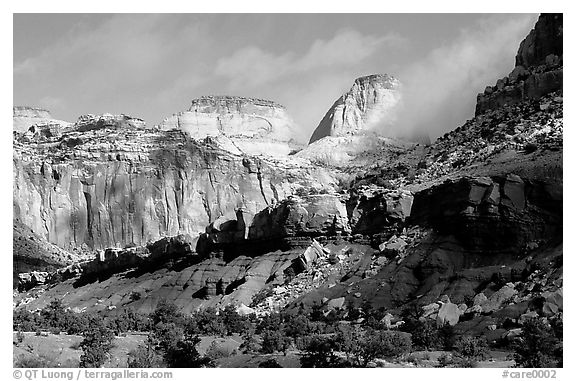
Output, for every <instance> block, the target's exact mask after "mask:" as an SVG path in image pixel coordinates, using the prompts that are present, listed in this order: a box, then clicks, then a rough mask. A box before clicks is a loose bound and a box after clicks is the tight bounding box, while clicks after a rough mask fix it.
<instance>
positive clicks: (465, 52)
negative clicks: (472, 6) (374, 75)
mask: <svg viewBox="0 0 576 381" xmlns="http://www.w3.org/2000/svg"><path fill="white" fill-rule="evenodd" d="M535 21H536V19H535V18H534V17H531V16H525V17H518V18H514V19H511V20H509V21H508V22H506V23H501V22H500V21H499V20H495V19H486V20H484V21H483V22H482V23H480V24H479V25H478V27H477V28H474V29H467V30H463V31H461V33H460V35H459V36H458V37H457V38H456V40H455V41H454V42H453V43H451V44H448V45H445V46H441V47H439V48H437V49H434V50H433V51H431V52H430V53H429V54H428V55H427V56H426V57H425V58H424V59H423V60H421V61H419V62H414V63H413V64H411V65H408V66H407V67H405V68H403V69H401V70H400V71H399V72H398V74H397V78H399V79H400V81H401V82H402V90H401V91H402V101H401V102H400V104H399V108H398V111H397V114H396V122H395V125H394V126H393V127H387V131H383V132H384V133H385V134H390V135H393V136H394V135H396V136H408V137H419V136H420V137H421V136H426V135H428V136H429V137H430V138H431V139H432V140H434V139H435V138H437V137H439V136H441V135H443V134H444V133H446V132H448V131H451V130H453V129H455V128H457V127H458V126H460V125H462V124H463V123H464V122H465V121H466V120H467V119H470V118H472V117H473V116H474V110H475V106H476V96H477V94H478V93H479V92H483V91H484V88H485V87H486V86H491V85H494V84H495V82H496V80H497V79H498V78H501V77H503V76H505V75H507V74H508V73H509V72H510V71H511V70H512V69H513V68H514V58H515V55H516V51H517V50H518V46H519V44H520V42H521V41H522V39H523V38H524V37H525V36H526V35H527V33H528V32H529V30H530V29H531V28H532V27H533V25H534V23H535Z"/></svg>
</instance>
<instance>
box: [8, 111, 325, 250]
mask: <svg viewBox="0 0 576 381" xmlns="http://www.w3.org/2000/svg"><path fill="white" fill-rule="evenodd" d="M90 121H93V122H90ZM103 121H104V122H103ZM13 165H14V171H13V174H14V217H15V218H17V219H19V220H20V221H21V222H22V223H23V224H25V225H27V226H29V227H30V228H31V229H32V230H33V231H34V232H35V233H36V234H39V235H40V236H42V237H45V238H46V239H47V240H48V241H49V242H51V243H54V244H57V245H58V246H60V247H62V248H71V247H78V246H81V245H82V244H87V245H88V246H89V247H91V248H105V247H123V246H125V245H127V244H131V243H133V244H144V243H146V242H147V241H149V240H155V239H158V238H161V237H163V236H167V235H177V234H180V233H183V234H190V235H192V236H194V235H197V234H199V233H201V232H203V231H204V230H205V227H206V226H207V225H208V224H209V223H210V222H212V221H214V220H216V219H217V218H218V217H220V216H222V215H224V214H227V213H234V211H235V210H237V209H240V208H242V209H244V210H246V211H248V212H250V213H252V214H256V213H257V212H259V211H260V210H262V209H264V208H265V207H266V206H267V205H268V204H270V203H272V202H274V200H276V201H278V200H281V199H283V198H285V197H287V196H288V195H290V194H292V193H293V192H294V191H295V189H297V188H300V187H302V186H305V187H316V188H318V189H321V188H323V187H324V186H325V184H326V186H328V187H330V183H331V182H332V180H331V176H330V175H329V174H327V173H326V172H325V171H324V170H323V169H321V168H314V167H312V166H310V165H309V164H306V163H305V162H303V161H298V160H296V159H291V160H285V161H276V162H273V161H267V160H264V159H258V158H253V157H249V156H240V155H233V154H230V153H228V152H226V151H223V150H221V149H220V148H219V147H218V146H217V145H215V144H213V143H212V142H211V141H210V139H206V140H204V141H202V142H201V141H197V140H194V139H191V138H190V137H189V136H187V134H186V133H184V132H182V131H180V130H170V131H164V130H155V129H145V128H143V125H142V123H140V121H139V120H137V119H134V118H129V117H126V116H117V117H112V118H110V117H108V116H106V117H87V118H83V119H81V120H80V121H79V122H78V123H76V125H75V126H74V127H73V128H71V129H69V130H66V131H63V132H62V134H60V135H56V136H52V135H49V136H46V135H41V136H37V139H31V137H30V136H28V135H27V134H17V135H16V136H15V140H14V160H13Z"/></svg>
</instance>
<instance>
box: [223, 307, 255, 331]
mask: <svg viewBox="0 0 576 381" xmlns="http://www.w3.org/2000/svg"><path fill="white" fill-rule="evenodd" d="M220 315H221V316H222V323H223V325H224V327H225V329H226V332H227V334H228V336H230V335H232V334H233V333H239V334H242V333H244V332H245V331H246V330H248V329H249V327H250V322H249V321H248V319H247V318H246V317H244V316H241V315H240V314H239V313H238V312H236V308H234V306H233V305H231V304H229V305H227V306H226V307H225V308H224V309H223V310H222V312H221V314H220Z"/></svg>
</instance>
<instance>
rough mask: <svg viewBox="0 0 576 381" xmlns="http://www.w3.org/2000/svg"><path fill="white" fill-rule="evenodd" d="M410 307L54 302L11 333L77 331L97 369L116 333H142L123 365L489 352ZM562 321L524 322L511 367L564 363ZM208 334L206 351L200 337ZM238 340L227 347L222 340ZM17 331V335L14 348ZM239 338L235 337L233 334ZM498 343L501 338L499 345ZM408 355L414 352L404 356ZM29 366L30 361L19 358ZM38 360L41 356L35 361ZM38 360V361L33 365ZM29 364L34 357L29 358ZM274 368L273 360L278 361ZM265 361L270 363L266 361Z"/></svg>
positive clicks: (22, 319)
mask: <svg viewBox="0 0 576 381" xmlns="http://www.w3.org/2000/svg"><path fill="white" fill-rule="evenodd" d="M415 311H416V310H414V311H412V310H407V311H405V313H404V315H403V317H402V319H403V321H404V324H403V325H399V326H398V327H397V328H394V329H390V328H387V327H386V324H385V323H384V321H385V319H384V316H385V311H384V310H374V309H372V308H371V307H370V306H369V305H363V306H362V307H361V308H355V307H354V306H352V305H350V306H347V308H346V309H338V308H336V309H334V310H331V311H328V312H326V311H322V309H321V308H320V306H318V305H314V306H312V307H304V306H301V307H300V309H299V310H298V311H296V312H295V313H286V312H278V313H271V314H269V315H265V316H260V317H257V316H256V315H254V314H252V315H247V316H242V315H240V314H238V313H237V312H236V310H235V308H234V307H233V306H227V307H226V308H224V309H223V310H220V311H217V310H215V309H206V310H202V311H198V312H195V313H193V314H184V313H183V312H182V311H181V310H180V309H179V308H178V307H177V306H176V305H175V304H173V303H171V302H165V301H161V302H160V303H159V304H158V306H157V307H156V309H155V310H154V311H153V312H152V313H151V314H150V315H148V316H140V315H138V314H136V313H134V311H132V310H129V309H127V310H123V311H118V312H116V313H115V314H113V315H112V314H110V312H111V311H107V312H108V315H105V314H104V313H74V312H72V311H70V310H68V309H66V308H65V307H64V306H63V304H62V303H61V302H60V301H58V300H54V301H52V302H51V303H50V304H49V305H48V306H47V307H45V308H44V309H42V310H41V311H38V312H35V313H32V312H28V311H26V310H18V311H16V312H15V313H14V330H15V331H17V332H21V331H32V332H37V333H38V335H40V333H41V332H43V331H49V332H52V333H58V334H60V332H67V333H69V334H81V335H82V336H83V340H82V342H81V343H80V344H79V346H78V347H79V349H81V350H82V356H81V359H80V366H83V367H99V366H101V365H102V364H104V363H105V362H106V360H107V359H108V357H109V351H110V349H111V347H112V345H113V344H114V335H122V334H125V333H127V332H131V331H140V332H148V336H147V338H146V341H145V342H144V343H142V344H140V345H139V346H138V347H137V348H136V349H134V350H132V351H131V352H129V353H128V361H127V364H128V366H129V367H137V368H152V367H211V366H215V364H216V363H217V362H218V361H219V360H222V359H225V358H228V357H233V356H236V355H237V354H240V353H243V354H251V355H266V356H268V355H286V354H288V353H297V354H298V355H299V358H300V365H301V366H302V367H316V368H320V367H367V366H375V365H374V364H377V363H378V361H381V360H387V361H398V360H405V361H412V360H410V358H412V359H413V360H414V361H412V362H415V363H417V362H418V361H417V359H415V358H414V356H413V355H412V354H411V353H412V351H415V350H416V351H422V350H423V351H444V352H445V353H444V354H443V355H442V356H441V357H440V358H439V359H438V360H437V365H436V366H439V367H475V366H477V364H478V362H479V361H482V360H484V359H485V358H486V356H487V354H488V350H489V349H490V347H489V345H488V343H487V342H486V340H485V339H484V338H482V337H471V336H460V335H458V334H456V332H455V331H454V328H453V327H451V326H448V325H446V326H443V327H437V326H436V324H435V322H432V321H430V320H425V319H421V318H420V316H418V315H417V314H416V313H415ZM562 335H563V325H562V319H561V318H557V319H551V320H550V321H545V320H538V319H533V320H528V321H526V322H525V323H524V324H523V326H522V333H521V334H520V336H519V337H518V338H516V339H515V340H512V341H510V342H509V343H508V344H507V345H508V346H507V348H508V349H509V350H512V351H514V359H515V361H516V364H517V366H522V367H532V368H534V367H556V366H562ZM201 336H202V337H213V338H214V339H213V340H212V342H211V343H210V345H209V347H208V348H207V349H206V347H204V348H205V350H204V352H205V353H204V354H201V352H200V351H199V347H198V346H199V344H200V342H201V339H200V337H201ZM230 336H235V337H238V336H239V337H240V338H241V342H242V343H241V344H240V346H237V347H230V346H227V345H226V344H225V339H224V338H225V337H230ZM18 337H19V335H18V334H16V339H15V340H16V341H15V345H20V343H19V342H18ZM235 340H237V339H235ZM500 344H501V343H500ZM410 356H412V357H410ZM21 360H22V361H21V362H22V363H23V364H25V363H27V361H28V360H30V359H28V360H27V359H21ZM38 361H40V360H38ZM38 361H36V362H38ZM32 362H33V363H34V361H32ZM278 365H279V364H278ZM263 366H270V367H272V366H276V365H275V364H273V363H272V362H271V363H270V364H265V365H263Z"/></svg>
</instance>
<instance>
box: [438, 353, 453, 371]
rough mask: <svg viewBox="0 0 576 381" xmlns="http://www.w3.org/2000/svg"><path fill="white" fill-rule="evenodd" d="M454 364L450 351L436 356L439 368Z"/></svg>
mask: <svg viewBox="0 0 576 381" xmlns="http://www.w3.org/2000/svg"><path fill="white" fill-rule="evenodd" d="M453 364H454V357H453V356H452V354H450V353H442V354H441V355H440V357H438V367H439V368H447V367H449V366H452V365H453Z"/></svg>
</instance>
